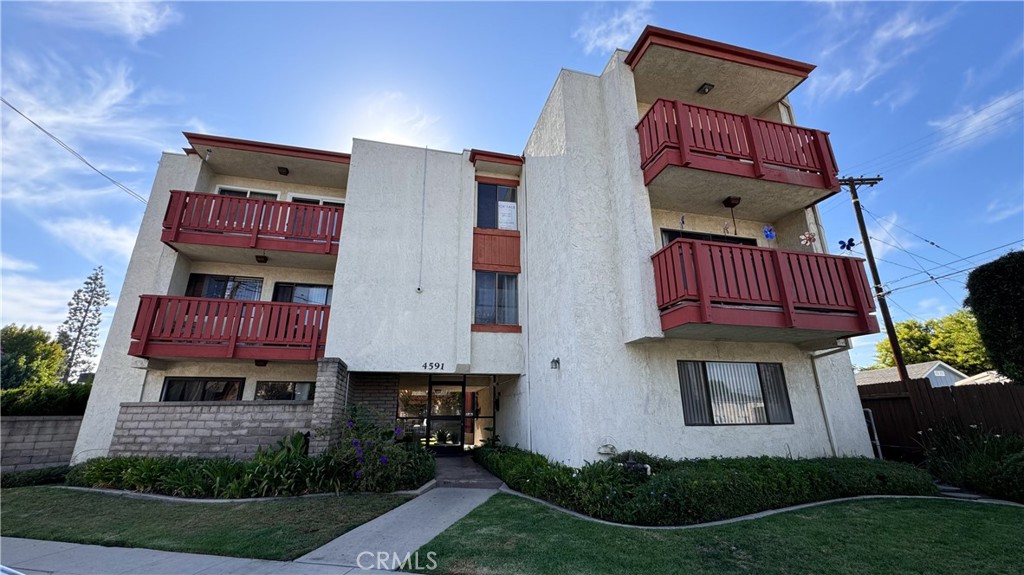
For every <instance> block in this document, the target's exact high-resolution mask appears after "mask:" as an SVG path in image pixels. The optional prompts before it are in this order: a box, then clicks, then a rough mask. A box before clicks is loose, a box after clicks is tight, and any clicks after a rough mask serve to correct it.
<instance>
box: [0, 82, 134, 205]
mask: <svg viewBox="0 0 1024 575" xmlns="http://www.w3.org/2000/svg"><path fill="white" fill-rule="evenodd" d="M0 101H2V102H3V103H4V104H6V105H7V107H8V108H10V109H12V110H14V111H15V112H17V114H18V115H19V116H21V117H22V118H25V119H26V120H28V122H29V123H30V124H32V125H33V126H35V127H36V128H39V130H40V131H41V132H42V133H44V134H46V135H47V136H49V137H50V139H52V140H53V141H54V142H57V144H59V145H60V147H62V148H64V149H65V150H67V151H68V153H70V154H71V155H72V156H74V157H76V158H78V159H79V160H81V162H82V163H83V164H85V165H86V166H89V167H90V168H92V171H94V172H96V173H97V174H99V175H101V176H103V177H104V178H106V179H107V180H108V181H110V183H112V184H114V185H115V186H117V187H118V188H119V189H121V191H123V192H124V193H126V194H128V195H129V196H131V197H133V198H135V199H136V200H139V201H140V202H142V203H143V204H145V203H147V202H146V198H144V197H142V196H140V195H139V194H137V193H135V191H133V190H132V189H131V188H129V187H128V186H126V185H124V184H122V183H121V182H119V181H117V180H115V179H114V178H111V177H110V176H108V175H107V174H105V173H103V171H102V170H100V169H99V168H97V167H96V166H94V165H92V164H91V163H89V160H86V159H85V158H84V157H83V156H82V154H79V153H78V152H76V151H75V150H74V148H72V147H71V146H69V145H67V144H65V143H64V142H63V141H62V140H61V139H60V138H58V137H57V136H54V135H53V134H51V133H50V132H49V131H47V130H46V128H44V127H42V126H40V125H39V124H37V123H36V122H35V120H33V119H32V118H29V117H28V116H26V115H25V114H24V113H22V111H21V110H19V109H17V108H15V107H14V105H13V104H11V103H10V102H8V101H7V99H6V98H3V97H0Z"/></svg>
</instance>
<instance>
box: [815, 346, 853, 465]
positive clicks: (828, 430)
mask: <svg viewBox="0 0 1024 575" xmlns="http://www.w3.org/2000/svg"><path fill="white" fill-rule="evenodd" d="M844 351H850V340H848V339H844V340H843V345H840V346H837V347H834V348H831V349H826V350H824V351H821V352H813V351H812V352H810V353H808V354H807V357H809V358H810V359H811V372H813V373H814V390H815V391H816V392H817V393H818V405H819V406H821V418H822V420H823V421H824V422H825V435H826V436H828V446H829V449H830V450H831V451H832V457H838V456H839V453H838V452H837V451H836V439H835V436H834V435H833V434H832V424H831V423H829V418H828V408H827V407H826V406H825V396H824V394H822V392H821V378H820V377H819V376H818V360H819V359H821V358H823V357H828V356H830V355H835V354H837V353H842V352H844Z"/></svg>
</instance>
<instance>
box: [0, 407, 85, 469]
mask: <svg viewBox="0 0 1024 575" xmlns="http://www.w3.org/2000/svg"><path fill="white" fill-rule="evenodd" d="M81 426H82V416H81V415H46V416H18V417H8V416H5V417H4V418H3V419H2V420H0V470H2V471H4V472H6V471H24V470H26V469H40V468H43V467H54V466H57V465H67V464H68V463H69V462H70V461H71V454H72V452H74V450H75V440H76V439H78V428H80V427H81Z"/></svg>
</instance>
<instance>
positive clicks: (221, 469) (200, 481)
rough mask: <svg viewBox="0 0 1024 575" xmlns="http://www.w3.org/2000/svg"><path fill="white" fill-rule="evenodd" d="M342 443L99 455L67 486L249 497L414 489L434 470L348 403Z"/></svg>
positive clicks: (423, 455) (300, 440)
mask: <svg viewBox="0 0 1024 575" xmlns="http://www.w3.org/2000/svg"><path fill="white" fill-rule="evenodd" d="M338 435H339V436H340V438H341V439H340V441H339V445H338V446H337V447H334V448H332V449H329V450H327V451H326V452H325V453H323V454H321V455H319V456H316V457H310V456H308V455H307V454H306V452H307V448H308V445H307V440H306V437H305V435H304V434H302V433H296V434H293V435H291V436H289V437H286V438H284V439H282V440H281V441H280V442H278V445H277V447H275V448H273V449H260V450H259V451H258V452H257V453H256V455H255V456H254V457H253V458H252V459H251V460H246V461H238V460H233V459H225V458H219V459H201V458H194V457H140V456H130V457H99V458H96V459H90V460H89V461H86V462H85V463H82V464H80V465H76V466H74V467H73V468H71V470H70V471H69V472H68V474H67V480H66V482H67V483H68V484H69V485H78V486H83V487H105V488H111V489H127V490H131V491H140V492H144V493H160V494H164V495H173V496H177V497H212V498H248V497H279V496H289V495H303V494H306V493H329V492H335V493H337V492H341V491H374V492H389V491H396V490H400V489H413V488H416V487H419V486H420V485H423V484H424V483H426V482H427V481H429V480H430V479H431V478H432V477H433V476H434V456H433V454H431V453H430V452H428V451H427V450H425V449H423V448H421V447H419V446H416V445H414V444H411V443H402V442H399V441H398V440H397V439H396V437H398V436H399V435H401V433H400V431H399V430H396V429H395V428H394V427H392V426H390V425H384V424H383V423H382V422H381V421H380V420H379V419H378V418H375V417H370V416H366V415H365V414H364V413H363V411H362V410H361V409H360V408H353V411H352V414H351V415H350V418H349V419H348V420H347V421H346V422H345V423H344V424H343V425H342V429H341V430H340V431H339V433H338Z"/></svg>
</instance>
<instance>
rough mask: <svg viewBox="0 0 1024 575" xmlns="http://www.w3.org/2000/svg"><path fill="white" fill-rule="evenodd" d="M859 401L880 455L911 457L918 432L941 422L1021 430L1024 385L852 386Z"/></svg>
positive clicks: (920, 383)
mask: <svg viewBox="0 0 1024 575" xmlns="http://www.w3.org/2000/svg"><path fill="white" fill-rule="evenodd" d="M857 391H858V392H859V393H860V402H861V405H863V406H864V408H865V409H870V410H871V413H872V415H873V416H874V420H875V428H876V430H877V433H878V440H879V442H880V443H881V446H882V453H883V454H884V455H885V456H886V457H888V458H894V459H905V458H908V457H910V458H913V457H915V456H916V455H917V454H918V453H919V452H920V449H921V447H920V444H919V441H920V438H921V436H920V435H919V434H918V431H923V430H926V429H928V428H933V429H934V428H936V427H939V426H943V425H950V424H952V425H958V426H962V427H967V426H970V425H977V426H979V427H984V428H985V429H991V430H994V431H999V432H1015V433H1022V434H1024V386H1021V385H1014V384H987V385H964V386H960V387H932V386H931V384H930V383H929V382H928V380H927V379H914V380H911V381H910V382H908V385H907V386H904V385H903V384H902V383H901V382H898V381H894V382H889V383H876V384H873V385H861V386H858V387H857Z"/></svg>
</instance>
